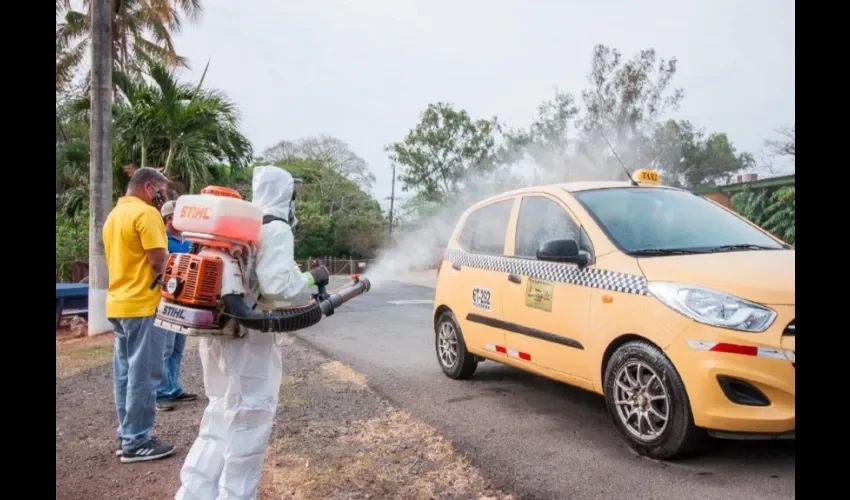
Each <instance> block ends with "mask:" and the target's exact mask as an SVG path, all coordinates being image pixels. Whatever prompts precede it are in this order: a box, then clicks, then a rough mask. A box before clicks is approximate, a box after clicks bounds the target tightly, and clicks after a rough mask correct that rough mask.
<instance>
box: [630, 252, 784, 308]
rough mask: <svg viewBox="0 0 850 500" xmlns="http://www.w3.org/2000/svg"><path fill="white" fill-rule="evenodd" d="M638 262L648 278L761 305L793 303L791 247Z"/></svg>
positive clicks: (667, 257)
mask: <svg viewBox="0 0 850 500" xmlns="http://www.w3.org/2000/svg"><path fill="white" fill-rule="evenodd" d="M638 264H639V265H640V267H641V270H643V272H644V275H645V276H646V279H647V280H648V281H673V282H676V283H684V284H689V285H697V286H702V287H705V288H712V289H714V290H718V291H721V292H726V293H728V294H730V295H734V296H736V297H740V298H742V299H747V300H750V301H753V302H757V303H760V304H768V305H793V304H794V303H795V300H794V275H795V251H794V250H749V251H738V252H722V253H709V254H694V255H671V256H664V257H642V258H639V259H638Z"/></svg>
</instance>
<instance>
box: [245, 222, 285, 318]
mask: <svg viewBox="0 0 850 500" xmlns="http://www.w3.org/2000/svg"><path fill="white" fill-rule="evenodd" d="M274 221H280V222H283V223H285V224H289V221H287V220H286V219H282V218H280V217H276V216H274V215H264V216H263V225H264V226H265V225H266V224H268V223H270V222H274ZM257 300H263V295H262V294H260V296H259V297H257ZM256 308H257V304H254V306H253V307H252V308H251V309H256Z"/></svg>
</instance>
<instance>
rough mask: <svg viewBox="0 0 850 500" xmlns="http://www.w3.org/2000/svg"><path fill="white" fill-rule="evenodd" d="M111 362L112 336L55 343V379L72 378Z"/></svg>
mask: <svg viewBox="0 0 850 500" xmlns="http://www.w3.org/2000/svg"><path fill="white" fill-rule="evenodd" d="M111 362H112V335H98V336H97V337H87V338H83V339H75V340H72V341H67V342H61V343H60V342H57V343H56V378H68V377H73V376H74V375H77V374H79V373H82V372H84V371H85V370H88V369H89V368H94V367H95V366H101V365H106V364H109V363H111Z"/></svg>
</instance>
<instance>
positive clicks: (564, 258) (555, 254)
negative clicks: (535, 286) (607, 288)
mask: <svg viewBox="0 0 850 500" xmlns="http://www.w3.org/2000/svg"><path fill="white" fill-rule="evenodd" d="M537 260H543V261H547V262H562V263H569V264H578V265H579V266H584V265H586V264H587V262H588V260H587V255H585V254H583V253H581V252H579V250H578V243H576V241H575V240H567V239H564V240H549V241H544V242H543V243H541V244H540V248H538V249H537Z"/></svg>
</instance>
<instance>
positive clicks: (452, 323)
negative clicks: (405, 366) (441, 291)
mask: <svg viewBox="0 0 850 500" xmlns="http://www.w3.org/2000/svg"><path fill="white" fill-rule="evenodd" d="M443 328H450V329H452V330H453V331H454V332H455V336H456V343H455V350H456V354H457V355H456V357H455V359H454V363H452V364H450V365H448V364H447V363H446V362H445V361H444V360H443V356H441V355H440V332H441V331H442V329H443ZM434 349H435V350H436V354H437V363H439V364H440V368H441V369H442V370H443V373H445V374H446V376H447V377H449V378H453V379H455V380H463V379H466V378H469V377H471V376H472V374H473V373H475V369H476V368H478V362H477V361H476V360H475V356H473V355H472V354H470V353H469V351H467V350H466V342H464V340H463V332H461V330H460V325H459V324H458V322H457V318H455V315H454V313H452V312H451V311H446V312H444V313H443V314H441V315H440V318H439V319H438V320H437V324H436V325H435V327H434Z"/></svg>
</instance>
